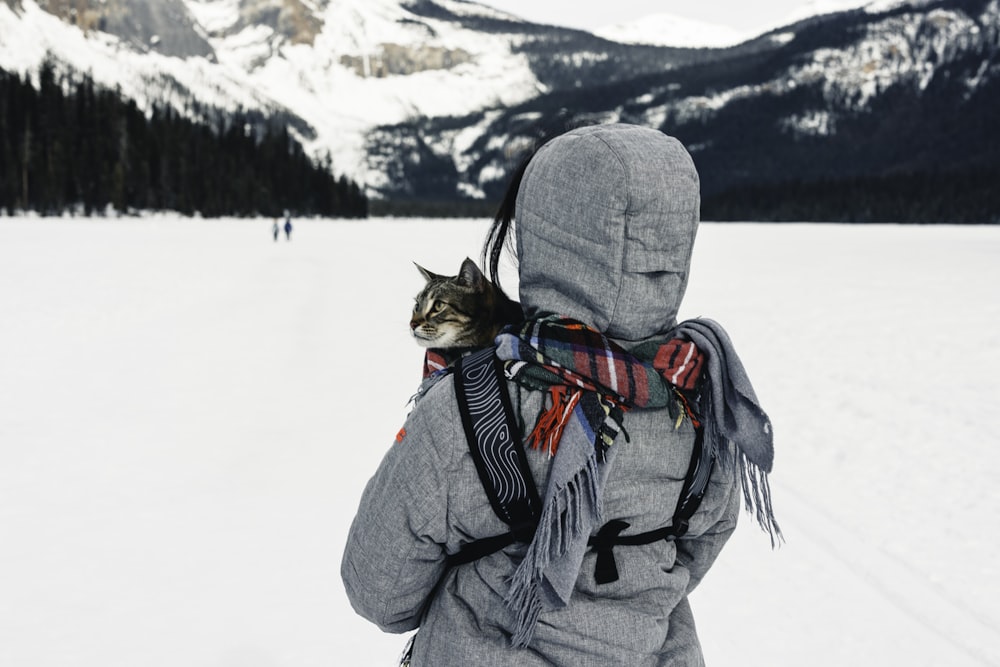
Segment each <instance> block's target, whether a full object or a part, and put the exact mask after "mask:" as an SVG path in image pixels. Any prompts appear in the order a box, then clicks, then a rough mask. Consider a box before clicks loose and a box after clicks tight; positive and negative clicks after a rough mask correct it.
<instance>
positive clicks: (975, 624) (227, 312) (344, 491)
mask: <svg viewBox="0 0 1000 667" xmlns="http://www.w3.org/2000/svg"><path fill="white" fill-rule="evenodd" d="M270 225H271V221H270V220H257V221H245V220H212V221H201V220H188V219H177V218H171V217H169V216H160V217H152V218H143V219H131V220H102V219H92V220H69V219H56V220H51V219H24V218H0V600H2V601H3V603H2V604H0V664H2V665H10V666H12V667H14V666H16V667H136V666H137V665H141V666H142V667H177V666H181V665H183V666H184V667H313V666H315V667H319V666H328V665H391V664H393V661H394V660H395V659H396V657H397V656H398V654H399V652H400V650H401V648H402V646H403V643H404V638H402V637H398V636H391V635H383V634H382V633H381V632H379V631H378V629H376V628H375V627H374V626H372V625H370V624H368V623H367V622H365V621H363V620H361V619H360V618H358V617H356V616H355V615H354V613H353V612H352V610H351V608H350V606H349V604H348V602H347V600H346V598H345V596H344V592H343V589H342V586H341V583H340V577H339V565H340V555H341V551H342V548H343V543H344V538H345V535H346V531H347V527H348V525H349V523H350V521H351V519H352V517H353V514H354V511H355V509H356V506H357V501H358V498H359V496H360V493H361V489H362V487H363V485H364V484H365V482H366V481H367V479H368V477H369V476H370V475H371V474H372V473H373V471H374V469H375V467H376V465H377V464H378V461H379V460H380V458H381V456H382V454H383V453H384V451H385V450H386V449H387V448H388V447H389V446H390V443H391V442H392V440H393V436H394V434H395V433H396V430H397V429H398V427H399V425H400V423H401V422H402V419H403V417H404V415H405V414H406V403H407V399H408V398H409V396H410V395H411V394H412V393H413V391H414V389H415V388H416V386H417V383H418V381H419V375H420V364H421V359H422V353H421V350H419V349H418V348H417V347H416V346H415V345H414V344H413V342H412V341H411V340H410V339H409V336H408V330H407V322H408V320H409V311H410V308H411V305H412V297H413V295H414V294H415V293H416V292H417V290H418V289H419V288H420V286H421V283H422V278H421V277H420V276H419V274H418V273H417V271H416V270H415V269H414V268H413V265H412V261H414V260H415V261H418V262H420V263H421V264H422V265H424V266H426V267H427V268H429V269H431V270H432V271H436V272H439V273H454V272H455V271H456V270H457V268H458V265H459V263H460V262H461V260H462V258H464V257H465V256H466V255H469V256H471V257H473V258H478V255H479V248H480V244H481V242H482V239H483V236H484V233H485V230H486V226H487V223H486V221H482V220H477V221H456V220H449V221H431V220H370V221H363V222H357V221H354V222H347V221H306V220H303V221H299V222H297V224H296V230H295V232H294V233H293V239H292V241H291V242H286V241H284V240H283V239H282V240H281V241H279V242H277V243H275V242H273V241H272V240H271V237H270ZM510 282H511V284H512V283H513V280H511V281H510ZM998 285H1000V227H957V226H954V227H953V226H937V227H897V226H838V225H770V224H730V225H713V224H706V225H703V226H702V228H701V230H700V232H699V237H698V241H697V243H696V244H695V259H694V265H693V269H692V277H691V282H690V287H689V290H688V294H687V297H686V299H685V302H684V306H683V307H682V310H681V316H682V317H694V316H705V317H711V318H713V319H716V320H718V321H719V322H721V323H722V324H723V325H724V326H726V327H727V329H728V330H729V332H730V334H731V336H732V338H733V340H734V342H735V344H736V346H737V349H738V350H739V351H740V353H741V355H742V357H743V361H744V363H745V365H746V367H747V369H748V370H749V372H750V374H751V377H752V378H753V380H754V383H755V386H756V388H757V394H758V396H759V397H760V399H761V401H762V403H763V405H764V407H765V409H766V410H767V411H768V412H769V414H770V416H771V418H772V420H773V423H774V426H775V433H776V464H775V471H774V473H773V476H772V485H773V490H774V499H775V506H776V512H777V516H778V519H779V521H780V522H781V525H782V528H783V530H784V532H785V536H786V539H787V543H786V544H785V545H784V546H783V547H782V548H780V549H779V550H777V551H773V552H772V551H771V549H770V545H769V542H768V540H767V537H766V535H764V534H763V533H761V532H760V531H759V530H758V529H757V528H756V526H755V525H754V524H753V523H752V521H751V520H750V519H749V517H746V516H744V519H745V520H744V521H743V522H742V524H741V526H740V528H739V530H737V533H736V535H735V536H734V538H733V540H732V541H731V542H730V544H729V545H728V546H727V548H726V550H725V551H724V552H723V554H722V556H721V557H720V559H719V561H718V562H717V565H716V566H715V568H714V569H713V570H712V572H710V573H709V575H708V577H707V578H706V579H705V581H704V583H703V584H702V586H701V588H699V590H698V591H697V592H696V593H695V596H694V598H693V600H692V602H693V605H694V608H695V614H696V617H697V620H698V625H699V631H700V635H701V639H702V642H703V645H704V650H705V655H706V659H707V661H708V664H709V665H718V666H725V665H750V666H756V665H759V666H761V667H774V666H788V667H800V666H801V665H811V666H813V667H818V666H831V667H833V666H837V667H840V666H842V665H845V664H851V665H873V666H875V665H878V666H882V665H927V666H947V667H963V666H973V665H977V666H978V665H1000V572H998V565H997V559H998V546H1000V537H998V535H997V532H996V527H997V521H998V519H997V517H998V516H1000V484H998V483H997V474H998V471H1000V452H998V445H1000V410H998V408H997V405H998V403H1000V380H998V378H1000V298H998V297H997V286H998ZM510 286H511V285H508V287H510Z"/></svg>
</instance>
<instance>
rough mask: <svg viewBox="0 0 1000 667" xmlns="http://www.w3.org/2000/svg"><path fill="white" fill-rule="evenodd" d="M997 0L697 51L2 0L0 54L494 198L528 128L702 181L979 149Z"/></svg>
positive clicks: (427, 190)
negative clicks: (594, 133)
mask: <svg viewBox="0 0 1000 667" xmlns="http://www.w3.org/2000/svg"><path fill="white" fill-rule="evenodd" d="M849 1H850V0H823V1H822V2H817V4H816V11H825V10H826V9H828V8H830V7H836V6H841V7H842V6H845V3H848V2H849ZM830 2H833V3H834V5H830V4H829V3H830ZM998 2H1000V0H988V1H987V0H934V1H931V0H920V1H914V2H901V1H893V2H887V1H885V0H878V1H877V2H875V3H870V4H868V5H866V6H865V7H864V8H862V9H851V10H849V11H843V12H836V13H833V14H826V15H823V16H819V17H810V18H807V19H804V20H802V21H799V22H795V23H792V24H791V25H789V26H785V27H782V28H780V29H777V30H774V31H770V32H768V33H766V34H764V35H761V36H759V37H757V38H754V39H751V40H749V41H745V42H743V43H741V44H738V45H735V46H730V47H728V48H715V49H705V48H701V49H695V48H672V47H664V46H656V45H648V44H630V43H629V44H626V43H623V41H614V40H612V39H608V38H606V37H615V35H614V34H613V33H612V32H607V33H603V31H602V33H603V34H605V37H601V36H598V35H592V34H590V33H587V32H583V31H579V30H571V29H564V28H558V27H554V26H540V25H535V24H532V23H529V22H525V21H522V20H520V19H517V18H515V17H513V16H510V15H507V14H504V13H502V12H499V11H497V10H494V9H491V8H488V7H485V6H483V5H479V4H477V3H474V2H467V1H464V0H48V1H44V0H0V69H6V70H11V71H15V72H19V73H31V72H34V71H37V68H38V66H39V64H40V63H41V62H42V61H43V60H44V59H46V58H48V59H49V60H51V61H54V62H55V63H56V66H57V69H58V70H59V71H60V72H62V73H64V74H65V75H67V76H79V75H81V74H83V73H86V74H89V75H90V76H92V77H93V78H94V80H95V81H96V82H97V83H98V84H102V85H105V86H108V87H111V88H117V89H119V90H120V91H121V94H122V95H123V96H125V97H127V98H130V99H134V100H136V101H137V102H138V103H139V105H140V106H141V107H143V108H148V107H149V106H150V105H152V104H154V103H156V104H164V103H166V104H171V105H173V106H174V107H175V108H177V109H178V110H181V111H182V112H185V113H188V114H191V115H197V113H198V111H197V109H198V108H199V107H198V106H197V105H192V101H197V103H198V105H201V106H202V107H204V106H210V107H215V108H218V109H224V110H233V111H235V110H240V109H242V110H253V111H255V112H258V113H260V114H264V115H268V116H281V117H284V118H287V119H288V124H289V126H290V129H291V131H292V132H293V134H294V135H295V136H296V137H297V138H298V139H299V140H300V141H301V142H302V143H303V145H304V146H305V147H306V149H307V151H308V152H310V153H311V154H313V155H315V156H317V157H318V158H321V157H323V156H324V155H327V154H329V155H332V158H333V165H334V168H335V169H336V170H338V171H340V172H344V173H346V174H347V175H348V176H350V177H352V178H354V179H356V180H358V181H359V182H361V183H363V184H364V185H365V186H366V188H367V190H368V191H369V193H371V194H373V195H375V196H383V197H391V198H400V197H404V198H418V199H454V198H456V197H488V198H493V197H496V196H497V192H498V188H499V187H500V184H501V183H502V182H503V181H504V179H505V174H506V173H507V171H509V169H510V166H511V163H512V161H514V160H515V159H516V156H517V153H518V152H519V151H520V150H521V149H522V148H523V147H525V146H526V145H529V144H530V143H531V142H532V141H534V140H535V139H536V138H537V137H538V136H539V135H540V134H545V133H548V132H551V131H557V130H559V129H565V128H566V127H568V126H572V125H575V124H579V123H584V122H594V121H606V120H623V121H630V122H638V123H643V124H648V125H652V126H655V127H661V128H663V129H664V130H665V131H667V132H670V133H672V134H675V135H676V136H678V137H680V138H681V139H682V140H683V141H685V143H686V144H687V145H688V146H689V147H690V148H691V150H692V153H693V154H694V156H695V158H696V160H697V161H698V163H699V168H700V169H702V171H703V172H706V179H705V188H706V194H707V195H709V196H712V195H713V194H714V193H721V192H727V191H730V190H732V189H734V188H736V189H739V188H747V187H757V186H761V185H764V186H767V185H769V184H780V183H782V182H785V181H787V180H788V179H789V178H792V177H795V178H798V179H807V180H808V179H813V180H815V179H828V178H830V177H832V175H835V174H839V175H841V176H851V175H858V174H860V175H862V176H864V175H869V176H870V175H878V176H879V177H882V176H885V175H886V174H887V173H890V172H892V170H893V168H897V169H898V168H899V167H900V165H902V166H904V167H912V169H916V170H920V169H923V168H924V167H926V165H927V164H928V162H929V160H930V158H929V155H931V154H932V153H933V151H934V150H938V149H939V147H938V144H937V142H938V141H939V140H941V141H943V140H944V137H950V140H951V142H952V144H953V145H950V146H946V147H945V148H946V149H947V152H948V154H949V157H948V159H949V160H956V161H958V162H961V161H962V160H964V162H963V164H964V165H965V166H968V165H969V164H975V163H977V161H978V162H980V163H982V162H985V163H988V164H992V165H994V166H995V165H996V164H997V162H998V159H997V157H996V156H997V155H1000V149H998V148H997V147H996V146H995V144H996V140H995V139H993V138H992V136H993V135H994V134H995V132H993V131H992V123H991V122H990V123H986V121H985V120H984V114H985V113H986V111H984V109H989V108H990V105H991V104H992V108H993V109H995V108H996V104H995V101H996V92H995V91H996V89H997V86H998V79H997V74H998V71H1000V69H998V67H1000V66H998V56H997V53H998V41H1000V40H998V32H1000V9H998ZM650 25H652V24H650ZM689 34H693V33H690V32H689ZM700 34H701V35H702V37H701V38H700V39H702V40H703V39H705V37H704V35H706V34H707V33H705V32H702V33H700ZM635 35H636V33H635V31H634V30H633V31H632V37H628V38H626V37H625V36H624V33H619V35H618V36H617V37H615V39H618V40H626V39H628V40H629V41H633V40H634V39H635ZM678 40H680V37H677V38H676V39H674V42H675V43H676V42H677V41H678ZM695 41H697V40H695ZM931 112H933V113H931ZM934 114H937V115H936V116H935V115H934ZM945 120H947V121H948V122H951V123H957V125H953V126H952V127H951V128H950V129H947V130H945V129H944V128H943V126H941V123H943V122H945ZM977 128H978V129H980V130H983V129H984V130H985V131H986V132H987V133H988V134H989V136H988V137H987V139H988V140H987V141H985V142H984V141H982V140H981V138H980V140H978V141H977V140H975V137H974V136H973V135H972V134H971V133H972V132H973V131H974V130H976V129H977ZM873 132H874V133H875V134H874V135H873V134H872V133H873ZM956 133H957V134H956ZM914 137H918V138H919V141H917V144H919V145H920V146H923V148H920V150H918V151H916V152H914V151H909V152H908V151H907V147H908V146H912V145H914ZM918 147H919V146H918ZM965 148H968V149H969V151H970V152H967V154H966V156H965V157H964V158H959V155H960V154H961V153H962V150H964V149H965ZM859 150H860V152H859ZM920 151H923V153H921V152H920ZM958 162H956V164H958ZM959 166H961V165H959Z"/></svg>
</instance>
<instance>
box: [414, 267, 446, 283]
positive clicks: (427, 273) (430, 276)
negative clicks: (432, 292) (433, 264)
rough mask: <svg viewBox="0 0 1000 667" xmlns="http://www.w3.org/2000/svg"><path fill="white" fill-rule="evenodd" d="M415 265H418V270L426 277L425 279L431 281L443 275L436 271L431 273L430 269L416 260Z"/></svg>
mask: <svg viewBox="0 0 1000 667" xmlns="http://www.w3.org/2000/svg"><path fill="white" fill-rule="evenodd" d="M413 266H415V267H417V271H419V272H420V275H422V276H423V277H424V280H426V281H427V282H430V281H432V280H434V279H435V278H440V277H441V276H439V275H438V274H436V273H431V272H430V271H428V270H427V269H425V268H424V267H422V266H420V265H419V264H417V263H416V262H414V263H413Z"/></svg>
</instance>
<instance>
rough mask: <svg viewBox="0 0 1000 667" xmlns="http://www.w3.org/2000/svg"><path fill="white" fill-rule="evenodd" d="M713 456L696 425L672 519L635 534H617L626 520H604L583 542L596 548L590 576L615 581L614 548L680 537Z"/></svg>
mask: <svg viewBox="0 0 1000 667" xmlns="http://www.w3.org/2000/svg"><path fill="white" fill-rule="evenodd" d="M714 465H715V457H714V456H713V455H712V452H711V451H709V448H707V447H705V430H704V428H703V427H701V426H698V427H697V428H696V429H695V436H694V447H693V448H692V450H691V463H690V465H688V472H687V476H686V477H685V478H684V486H682V487H681V495H680V498H679V499H678V501H677V507H676V509H674V516H673V519H672V520H671V521H670V525H669V526H665V527H663V528H658V529H656V530H650V531H647V532H645V533H638V534H636V535H620V533H621V532H622V531H623V530H625V529H626V528H628V527H629V524H628V522H626V521H622V520H620V519H613V520H611V521H608V522H607V523H606V524H604V526H602V527H601V529H600V530H599V531H598V532H597V534H596V535H594V536H593V537H591V538H590V539H589V540H588V541H587V544H588V545H589V546H591V547H592V548H593V549H594V551H596V552H597V563H596V564H595V566H594V580H595V581H596V582H597V583H598V584H608V583H611V582H612V581H618V565H617V564H616V563H615V554H614V548H615V547H617V546H624V545H634V544H652V543H653V542H658V541H660V540H668V541H669V540H675V539H677V538H679V537H683V536H684V535H685V534H686V533H687V531H688V523H689V522H690V520H691V517H693V516H694V513H695V512H697V511H698V506H699V505H701V499H702V498H703V497H704V495H705V490H706V489H708V480H709V478H710V477H711V476H712V468H713V467H714Z"/></svg>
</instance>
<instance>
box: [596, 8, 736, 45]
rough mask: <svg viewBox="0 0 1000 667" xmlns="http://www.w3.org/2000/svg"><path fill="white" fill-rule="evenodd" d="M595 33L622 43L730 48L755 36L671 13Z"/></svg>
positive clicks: (651, 16) (614, 25) (606, 28)
mask: <svg viewBox="0 0 1000 667" xmlns="http://www.w3.org/2000/svg"><path fill="white" fill-rule="evenodd" d="M594 34H595V35H598V36H599V37H604V38H605V39H610V40H613V41H616V42H621V43H623V44H658V45H661V46H684V47H694V48H700V47H724V46H732V45H734V44H739V43H740V42H742V41H744V40H745V39H748V38H750V37H753V36H754V35H747V34H744V33H742V32H740V31H739V30H736V29H735V28H731V27H729V26H725V25H719V24H713V23H707V22H704V21H696V20H693V19H686V18H683V17H680V16H675V15H673V14H651V15H649V16H644V17H642V18H641V19H637V20H635V21H628V22H625V23H615V24H613V25H609V26H606V27H603V28H599V29H597V30H595V31H594Z"/></svg>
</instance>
